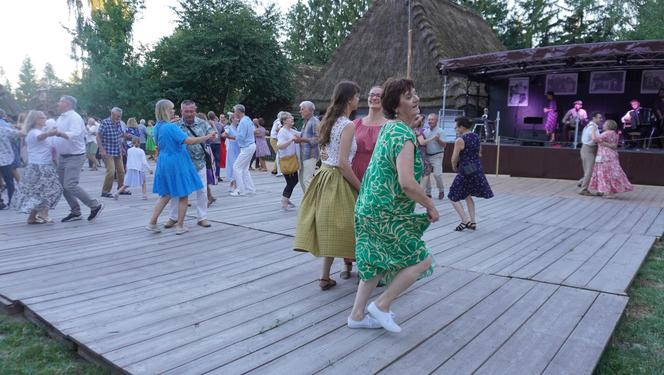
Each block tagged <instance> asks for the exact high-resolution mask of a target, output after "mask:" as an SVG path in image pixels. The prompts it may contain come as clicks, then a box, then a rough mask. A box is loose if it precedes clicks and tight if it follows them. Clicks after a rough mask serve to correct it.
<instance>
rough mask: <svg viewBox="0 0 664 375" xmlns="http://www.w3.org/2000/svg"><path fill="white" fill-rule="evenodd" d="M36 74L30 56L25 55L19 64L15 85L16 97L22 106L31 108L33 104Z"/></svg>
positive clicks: (35, 92)
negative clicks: (16, 83) (16, 84)
mask: <svg viewBox="0 0 664 375" xmlns="http://www.w3.org/2000/svg"><path fill="white" fill-rule="evenodd" d="M38 88H39V85H38V83H37V74H36V73H35V67H34V65H32V60H30V57H26V58H25V59H24V60H23V63H22V64H21V69H20V70H19V74H18V86H17V87H16V99H17V101H18V103H19V104H20V105H21V106H22V107H23V108H31V107H32V106H33V105H34V104H35V100H36V96H37V89H38Z"/></svg>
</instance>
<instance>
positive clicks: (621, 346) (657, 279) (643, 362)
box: [595, 241, 664, 375]
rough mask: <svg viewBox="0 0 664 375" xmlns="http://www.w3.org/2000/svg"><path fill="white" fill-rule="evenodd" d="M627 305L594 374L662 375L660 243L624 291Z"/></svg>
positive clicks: (663, 257)
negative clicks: (625, 291)
mask: <svg viewBox="0 0 664 375" xmlns="http://www.w3.org/2000/svg"><path fill="white" fill-rule="evenodd" d="M628 295H629V298H630V299H629V304H628V305H627V311H626V312H625V315H624V316H623V318H622V319H621V320H620V323H619V324H618V328H617V329H616V331H615V332H614V333H613V338H612V339H611V342H610V343H609V346H608V347H607V348H606V351H605V352H604V355H603V356H602V359H601V361H600V362H599V364H598V365H597V369H596V371H595V374H596V375H619V374H625V375H627V374H629V375H640V374H643V375H662V374H664V241H660V242H659V243H658V244H656V245H655V247H654V248H653V250H652V251H651V252H650V255H649V256H648V258H647V259H646V262H645V263H644V264H643V267H641V270H640V271H639V273H638V275H637V276H636V279H635V280H634V283H633V284H632V286H631V288H630V289H629V291H628Z"/></svg>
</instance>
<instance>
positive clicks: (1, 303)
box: [0, 294, 24, 315]
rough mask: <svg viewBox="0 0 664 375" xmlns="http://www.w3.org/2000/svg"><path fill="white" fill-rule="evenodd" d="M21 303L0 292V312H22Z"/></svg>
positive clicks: (14, 313) (9, 313)
mask: <svg viewBox="0 0 664 375" xmlns="http://www.w3.org/2000/svg"><path fill="white" fill-rule="evenodd" d="M23 308H24V306H23V304H22V303H21V302H20V301H13V300H11V299H9V298H7V297H5V296H3V295H2V294H0V312H2V313H5V314H7V315H19V314H23Z"/></svg>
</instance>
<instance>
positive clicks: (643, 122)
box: [621, 99, 652, 147]
mask: <svg viewBox="0 0 664 375" xmlns="http://www.w3.org/2000/svg"><path fill="white" fill-rule="evenodd" d="M629 106H630V107H631V109H630V110H629V111H627V113H625V116H623V117H622V119H621V121H622V123H623V129H624V131H628V132H630V133H631V132H634V133H636V132H638V133H639V138H641V139H645V138H648V137H649V136H650V131H651V130H652V127H651V126H650V110H649V109H647V108H641V103H640V102H639V100H638V99H632V100H630V102H629ZM629 146H630V147H636V146H637V143H635V142H634V141H631V142H629Z"/></svg>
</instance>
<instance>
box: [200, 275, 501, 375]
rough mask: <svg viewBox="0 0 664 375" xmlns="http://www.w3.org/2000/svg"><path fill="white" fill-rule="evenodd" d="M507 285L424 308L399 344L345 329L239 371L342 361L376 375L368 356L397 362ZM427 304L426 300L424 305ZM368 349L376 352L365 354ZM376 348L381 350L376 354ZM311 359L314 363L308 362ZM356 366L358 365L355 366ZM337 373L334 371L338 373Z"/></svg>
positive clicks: (491, 283) (493, 283)
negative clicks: (426, 327)
mask: <svg viewBox="0 0 664 375" xmlns="http://www.w3.org/2000/svg"><path fill="white" fill-rule="evenodd" d="M506 281H507V280H506V279H504V278H498V277H492V276H481V277H480V278H478V279H476V281H474V282H472V283H470V284H468V286H466V287H464V288H462V289H461V290H459V291H457V292H455V293H453V294H451V295H450V296H449V297H447V298H445V299H443V300H442V301H439V302H437V303H435V304H432V305H430V306H426V305H425V306H424V308H421V309H420V310H421V311H420V312H419V313H417V314H416V315H415V316H413V317H412V318H409V319H407V320H406V321H405V322H403V323H402V328H403V329H405V330H408V334H407V335H399V336H398V340H396V339H395V336H394V335H393V334H389V333H388V332H386V331H384V330H371V331H365V332H357V331H355V332H349V331H350V330H349V329H347V328H343V327H342V328H341V329H339V330H337V331H335V332H333V333H332V334H329V335H326V336H325V337H321V338H319V339H318V340H316V341H314V342H312V343H310V344H309V345H307V346H305V347H301V348H298V349H297V350H293V351H290V352H289V353H287V354H285V355H283V356H281V357H279V358H277V359H275V360H274V361H271V362H268V363H266V364H264V365H262V366H258V363H257V359H258V356H252V358H247V359H250V360H251V361H248V360H245V361H243V362H242V364H243V366H242V367H240V368H239V370H241V371H244V370H245V369H247V368H250V366H254V367H255V368H253V369H251V372H252V373H253V374H274V373H283V372H284V371H287V369H294V368H297V369H298V372H300V373H303V374H304V373H307V374H310V373H315V372H318V371H320V370H322V369H323V368H325V367H326V366H327V365H328V364H329V362H337V361H338V360H339V359H340V358H343V359H344V361H343V362H344V364H346V363H349V364H350V366H349V367H348V369H350V368H352V369H354V371H352V372H354V373H360V374H366V373H374V372H376V371H375V370H376V369H374V368H372V366H373V364H374V363H375V361H369V363H367V362H364V361H363V360H364V359H366V357H367V356H371V357H372V358H374V359H375V360H377V357H382V358H383V359H382V361H385V360H387V361H391V360H393V359H394V358H398V357H399V356H400V355H401V354H403V353H404V352H405V351H407V350H409V349H410V348H412V347H413V346H415V345H418V344H419V343H420V342H422V341H423V340H425V339H426V337H427V336H430V335H431V334H432V333H433V332H435V331H437V330H439V329H441V327H445V326H447V325H448V324H449V323H450V322H452V321H454V320H455V319H457V317H459V316H460V315H462V314H463V313H464V312H466V311H467V310H469V309H470V308H472V307H473V306H475V305H477V304H478V303H480V302H481V301H483V300H484V299H485V298H487V296H489V295H491V294H492V293H493V292H494V291H496V290H497V289H499V288H500V287H501V286H502V285H504V284H505V282H506ZM420 298H422V297H420ZM424 301H426V300H423V301H422V302H424ZM423 324H424V325H425V326H428V327H430V329H427V330H421V329H417V327H422V326H423ZM367 346H368V347H369V348H372V349H373V350H366V349H365V348H366V347H367ZM369 348H367V349H369ZM377 348H380V349H379V350H375V349H377ZM321 357H323V358H325V359H326V361H321V360H320V359H318V358H321ZM261 358H262V357H261ZM308 358H311V359H314V360H307V359H308ZM355 358H357V359H358V361H359V363H357V362H358V361H354V359H355ZM238 362H239V361H238ZM353 363H357V365H353ZM238 364H239V363H237V362H236V363H234V364H231V366H227V368H223V367H222V368H218V369H216V370H215V371H214V372H212V374H223V373H226V372H225V371H229V372H235V370H236V368H237V366H238ZM362 364H367V365H368V366H367V367H368V368H364V367H362V366H361V365H362ZM244 366H246V367H244ZM337 371H338V370H337V369H335V372H337Z"/></svg>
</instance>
